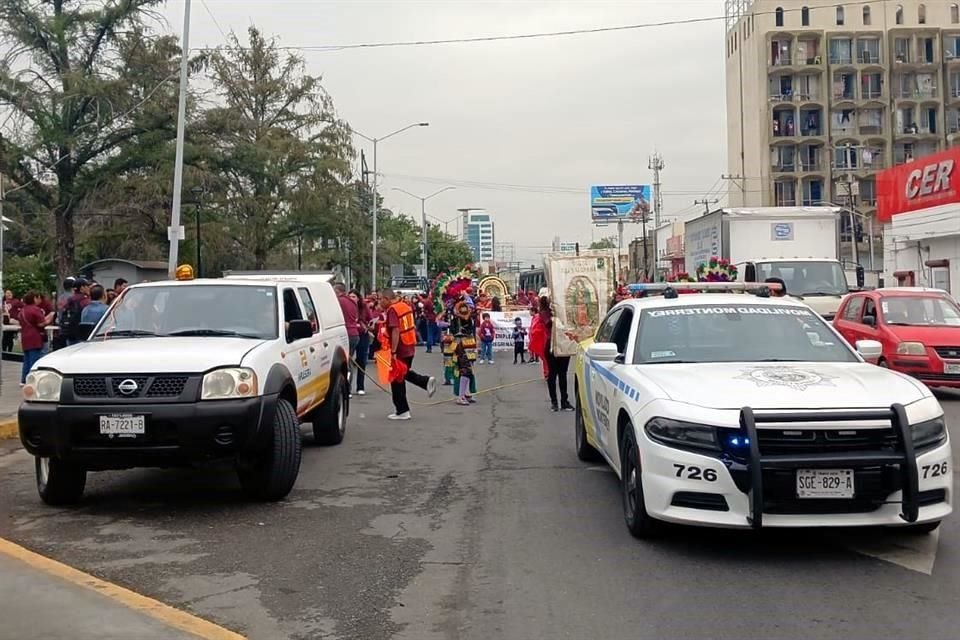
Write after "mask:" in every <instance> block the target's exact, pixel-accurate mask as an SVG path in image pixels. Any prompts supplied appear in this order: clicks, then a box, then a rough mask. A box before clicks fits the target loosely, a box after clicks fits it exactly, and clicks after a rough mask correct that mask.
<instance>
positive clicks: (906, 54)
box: [893, 38, 910, 62]
mask: <svg viewBox="0 0 960 640" xmlns="http://www.w3.org/2000/svg"><path fill="white" fill-rule="evenodd" d="M893 59H894V60H896V61H897V62H910V38H894V40H893Z"/></svg>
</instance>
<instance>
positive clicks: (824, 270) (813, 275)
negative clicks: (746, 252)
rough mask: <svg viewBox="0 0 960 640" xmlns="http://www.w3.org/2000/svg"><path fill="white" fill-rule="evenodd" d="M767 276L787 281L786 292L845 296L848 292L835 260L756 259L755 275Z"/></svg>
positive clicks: (805, 294) (844, 276) (802, 294)
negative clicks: (763, 260)
mask: <svg viewBox="0 0 960 640" xmlns="http://www.w3.org/2000/svg"><path fill="white" fill-rule="evenodd" d="M767 278H781V279H782V280H783V281H784V283H785V284H786V285H787V295H794V296H845V295H847V293H849V292H850V289H849V287H847V276H846V275H845V274H844V273H843V269H841V268H840V265H839V264H838V263H836V262H830V261H823V262H811V261H797V262H789V261H786V260H782V261H781V260H778V261H776V262H758V263H757V279H758V280H760V281H763V280H766V279H767Z"/></svg>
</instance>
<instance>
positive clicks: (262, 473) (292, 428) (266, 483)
mask: <svg viewBox="0 0 960 640" xmlns="http://www.w3.org/2000/svg"><path fill="white" fill-rule="evenodd" d="M270 435H271V438H270V442H269V444H268V445H267V446H265V447H264V448H263V450H261V451H258V452H256V453H254V454H253V455H251V456H248V457H245V458H242V459H240V460H238V461H237V468H238V475H239V476H240V485H241V486H242V487H243V490H244V492H246V494H247V495H249V496H250V497H251V498H254V499H256V500H265V501H271V502H272V501H276V500H283V499H284V498H286V497H287V495H288V494H289V493H290V491H291V490H292V489H293V485H294V483H295V482H296V481H297V476H298V475H299V474H300V457H301V455H302V453H303V444H302V443H301V441H300V422H299V420H297V412H296V411H295V410H294V408H293V406H292V405H291V404H290V403H289V402H288V401H286V400H284V399H283V398H280V399H279V400H277V411H276V417H275V418H274V423H273V432H272V433H271V434H270Z"/></svg>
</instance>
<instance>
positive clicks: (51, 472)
mask: <svg viewBox="0 0 960 640" xmlns="http://www.w3.org/2000/svg"><path fill="white" fill-rule="evenodd" d="M34 467H35V469H36V473H37V492H38V493H39V494H40V499H41V500H43V501H44V502H45V503H47V504H49V505H52V506H55V507H59V506H63V505H68V504H76V503H77V502H79V501H80V498H81V497H83V490H84V488H85V487H86V486H87V470H86V469H84V468H83V467H78V466H77V465H75V464H71V463H69V462H64V461H63V460H58V459H56V458H40V457H38V458H36V459H35V462H34Z"/></svg>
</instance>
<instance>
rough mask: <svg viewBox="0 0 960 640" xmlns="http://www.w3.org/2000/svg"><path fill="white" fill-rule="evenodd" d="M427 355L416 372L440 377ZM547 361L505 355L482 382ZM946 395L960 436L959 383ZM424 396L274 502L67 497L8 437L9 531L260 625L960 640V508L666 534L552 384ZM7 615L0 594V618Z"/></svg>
mask: <svg viewBox="0 0 960 640" xmlns="http://www.w3.org/2000/svg"><path fill="white" fill-rule="evenodd" d="M429 358H431V360H429V361H428V360H427V357H426V356H421V357H419V358H418V361H419V363H420V366H416V367H415V368H416V369H419V370H429V369H431V368H432V369H434V370H437V369H438V368H439V359H438V356H436V355H434V356H430V357H429ZM428 363H429V364H428ZM427 364H428V366H424V365H427ZM537 373H538V370H537V369H536V368H533V367H516V368H514V367H512V366H510V365H509V364H503V363H501V364H498V365H497V366H495V367H485V368H481V369H480V374H479V375H480V386H481V388H485V387H489V386H492V385H494V384H501V383H510V382H516V381H520V380H524V379H529V378H532V377H536V374H537ZM441 392H442V393H448V392H449V388H441ZM411 396H412V397H413V398H414V399H417V400H425V398H424V396H423V395H422V394H420V393H419V392H411ZM943 402H944V405H945V408H946V410H947V412H948V416H949V418H950V422H951V423H952V425H953V434H954V436H955V441H956V442H960V440H957V439H956V438H957V437H958V436H960V432H958V431H957V428H960V427H958V426H957V425H960V396H951V395H947V396H944V398H943ZM414 409H415V411H414V413H415V420H414V421H412V422H408V423H388V422H387V421H386V420H385V419H384V416H385V415H386V413H388V411H389V403H388V400H387V398H386V396H383V395H381V394H379V393H377V394H375V395H371V396H368V397H366V398H362V399H361V398H355V400H354V404H353V407H352V416H351V419H350V426H349V431H348V434H347V439H346V441H345V442H344V443H343V444H342V445H341V446H339V447H332V448H320V447H314V446H312V444H309V436H306V435H305V440H306V441H307V442H308V444H307V448H306V449H305V453H304V458H303V467H302V471H301V476H300V479H299V481H298V482H297V486H296V488H295V489H294V492H293V493H292V495H291V496H290V498H289V499H288V500H287V501H286V502H283V503H280V504H274V505H261V504H250V503H246V502H244V501H243V500H242V499H241V497H240V493H239V489H238V485H237V482H236V481H235V479H234V477H233V475H232V474H230V473H229V472H222V471H220V470H216V469H206V470H202V471H186V470H184V471H179V470H178V471H157V470H144V471H128V472H118V473H101V474H95V475H92V476H91V480H90V482H88V489H87V496H86V499H85V501H84V502H83V504H82V505H81V506H80V507H78V508H75V509H55V508H50V507H45V506H43V505H42V504H41V503H40V502H39V499H38V498H37V496H36V491H35V488H34V484H33V483H34V479H33V464H32V461H31V459H30V458H29V457H28V456H26V454H25V453H23V452H22V451H21V452H19V453H9V452H8V455H4V456H0V487H2V488H3V489H2V491H0V536H2V537H5V538H8V539H10V540H13V541H14V542H17V543H19V544H22V545H24V546H26V547H29V548H30V549H33V550H35V551H38V552H40V553H44V554H46V555H49V556H51V557H53V558H55V559H57V560H60V561H62V562H65V563H68V564H70V565H73V566H75V567H77V568H79V569H82V570H84V571H87V572H90V573H93V574H95V575H97V576H99V577H102V578H104V579H107V580H110V581H112V582H116V583H118V584H120V585H123V586H125V587H128V588H131V589H134V590H136V591H138V592H140V593H143V594H145V595H148V596H151V597H154V598H156V599H158V600H161V601H163V602H166V603H168V604H171V605H173V606H176V607H180V608H183V609H185V610H187V611H189V612H191V613H194V614H196V615H199V616H201V617H204V618H207V619H210V620H212V621H214V622H217V623H220V624H223V625H225V626H227V627H229V628H231V629H234V630H236V631H239V632H242V633H245V634H248V635H249V636H250V637H252V638H287V637H289V638H350V639H354V638H356V639H362V640H378V639H381V638H406V639H411V640H414V639H415V640H431V639H434V638H437V639H449V638H463V639H469V640H472V639H477V640H480V639H483V640H489V639H497V638H504V639H508V640H512V639H518V640H527V639H539V638H543V639H551V640H556V639H561V638H572V639H584V638H604V639H611V640H613V639H619V638H624V639H626V638H630V639H647V638H649V639H662V638H687V639H690V638H741V639H742V638H763V637H775V638H778V639H788V638H798V639H800V638H803V639H804V640H811V639H819V638H823V639H827V638H831V639H832V638H844V639H845V640H855V639H859V638H864V639H867V638H870V639H875V638H894V637H896V638H904V637H906V638H937V639H940V638H956V637H958V633H960V632H958V631H957V630H958V629H960V607H958V606H957V604H958V595H957V594H958V593H960V544H958V540H960V524H958V522H957V519H956V518H955V519H952V520H950V521H948V522H947V523H946V524H945V525H944V526H943V527H942V528H941V530H940V531H939V532H938V534H934V535H932V536H921V537H917V536H909V535H901V534H889V533H884V532H864V531H859V532H855V533H835V532H830V531H824V530H812V531H801V532H788V533H780V532H764V533H762V534H759V535H754V534H751V533H748V532H747V533H744V532H725V531H716V530H694V529H672V530H670V531H669V532H668V534H667V535H666V536H665V538H664V539H662V540H659V541H656V542H639V541H636V540H634V539H633V538H631V537H630V535H629V534H628V533H627V531H626V529H625V527H624V525H623V521H622V517H621V509H620V499H619V489H618V485H617V482H616V478H615V476H614V475H613V474H612V473H610V472H609V471H607V470H605V469H604V468H602V467H598V466H590V465H585V464H583V463H581V462H579V461H578V460H577V458H576V456H575V454H574V451H573V427H572V425H573V417H572V415H571V414H552V413H550V412H549V411H548V410H547V409H548V406H547V403H546V393H545V389H544V387H543V384H542V382H536V383H533V384H527V385H524V386H514V387H509V388H505V389H503V390H500V391H498V392H496V393H495V394H492V395H487V396H483V397H482V398H481V399H480V402H479V404H477V405H475V406H473V407H470V408H466V409H463V408H460V407H456V406H454V405H452V404H446V405H442V406H434V407H415V408H414ZM305 433H306V431H305ZM4 579H5V577H4V576H3V575H0V582H2V581H3V580H4ZM16 614H17V612H16V611H15V610H12V607H11V605H10V604H9V603H8V602H0V630H2V624H3V623H2V621H3V620H4V619H6V618H8V617H9V616H15V615H16ZM0 636H2V633H0Z"/></svg>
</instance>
